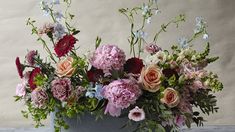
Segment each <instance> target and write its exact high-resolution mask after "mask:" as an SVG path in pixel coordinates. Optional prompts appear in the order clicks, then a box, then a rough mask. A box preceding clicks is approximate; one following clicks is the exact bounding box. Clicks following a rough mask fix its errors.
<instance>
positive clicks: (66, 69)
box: [56, 57, 75, 77]
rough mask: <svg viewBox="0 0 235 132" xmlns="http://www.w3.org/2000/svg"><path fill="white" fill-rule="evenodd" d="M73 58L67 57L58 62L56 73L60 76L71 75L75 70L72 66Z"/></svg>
mask: <svg viewBox="0 0 235 132" xmlns="http://www.w3.org/2000/svg"><path fill="white" fill-rule="evenodd" d="M72 64H73V58H72V57H67V58H65V59H64V60H62V61H60V62H59V63H57V69H56V74H57V75H58V76H59V77H71V76H72V75H73V73H74V71H75V68H74V67H73V66H72Z"/></svg>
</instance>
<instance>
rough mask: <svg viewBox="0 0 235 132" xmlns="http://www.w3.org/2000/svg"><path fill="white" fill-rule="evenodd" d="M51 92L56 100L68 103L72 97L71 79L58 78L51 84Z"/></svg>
mask: <svg viewBox="0 0 235 132" xmlns="http://www.w3.org/2000/svg"><path fill="white" fill-rule="evenodd" d="M51 91H52V94H53V96H54V97H55V98H57V99H58V100H60V101H67V99H68V98H69V96H70V95H71V91H72V85H71V81H70V79H69V78H57V79H55V80H53V81H52V82H51Z"/></svg>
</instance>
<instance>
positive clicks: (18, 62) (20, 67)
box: [15, 57, 24, 78]
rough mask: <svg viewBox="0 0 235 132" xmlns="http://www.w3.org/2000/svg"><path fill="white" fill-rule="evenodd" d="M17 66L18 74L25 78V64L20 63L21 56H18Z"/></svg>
mask: <svg viewBox="0 0 235 132" xmlns="http://www.w3.org/2000/svg"><path fill="white" fill-rule="evenodd" d="M15 63H16V68H17V71H18V74H19V76H20V78H23V77H24V75H23V66H22V64H21V63H20V58H19V57H16V61H15Z"/></svg>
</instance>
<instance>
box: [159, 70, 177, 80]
mask: <svg viewBox="0 0 235 132" xmlns="http://www.w3.org/2000/svg"><path fill="white" fill-rule="evenodd" d="M162 73H163V74H164V75H165V76H166V77H167V78H170V77H171V76H173V75H175V77H176V78H178V77H179V75H178V73H177V71H176V70H175V69H170V68H167V69H164V70H162Z"/></svg>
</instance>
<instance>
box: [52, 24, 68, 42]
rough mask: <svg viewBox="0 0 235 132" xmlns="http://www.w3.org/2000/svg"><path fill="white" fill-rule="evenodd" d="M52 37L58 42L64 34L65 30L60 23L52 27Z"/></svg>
mask: <svg viewBox="0 0 235 132" xmlns="http://www.w3.org/2000/svg"><path fill="white" fill-rule="evenodd" d="M54 32H55V33H54V37H55V38H56V39H57V40H59V39H61V38H62V37H63V35H64V34H65V28H64V26H63V25H62V24H60V23H56V24H55V26H54Z"/></svg>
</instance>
